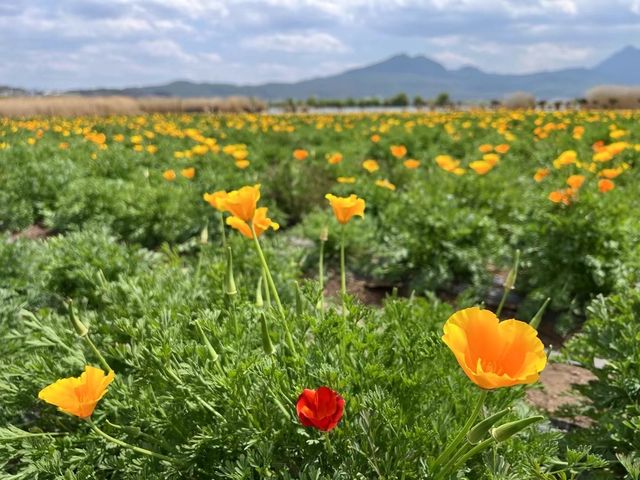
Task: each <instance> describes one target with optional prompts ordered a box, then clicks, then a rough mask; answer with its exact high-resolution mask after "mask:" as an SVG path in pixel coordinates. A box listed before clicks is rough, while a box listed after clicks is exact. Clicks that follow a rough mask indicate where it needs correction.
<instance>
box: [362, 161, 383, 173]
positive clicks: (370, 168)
mask: <svg viewBox="0 0 640 480" xmlns="http://www.w3.org/2000/svg"><path fill="white" fill-rule="evenodd" d="M362 168H364V169H365V170H366V171H367V172H369V173H373V172H375V171H377V170H380V165H378V162H376V161H375V160H365V161H364V162H362Z"/></svg>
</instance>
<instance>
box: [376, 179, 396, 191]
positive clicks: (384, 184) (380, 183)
mask: <svg viewBox="0 0 640 480" xmlns="http://www.w3.org/2000/svg"><path fill="white" fill-rule="evenodd" d="M376 185H377V186H378V187H380V188H386V189H387V190H391V191H393V190H395V189H396V186H395V185H394V184H393V183H391V182H390V181H389V180H387V179H386V178H385V179H384V180H376Z"/></svg>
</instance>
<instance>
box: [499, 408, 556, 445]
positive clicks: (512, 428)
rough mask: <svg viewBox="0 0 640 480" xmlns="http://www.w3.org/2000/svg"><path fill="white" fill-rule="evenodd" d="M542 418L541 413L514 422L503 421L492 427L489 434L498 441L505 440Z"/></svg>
mask: <svg viewBox="0 0 640 480" xmlns="http://www.w3.org/2000/svg"><path fill="white" fill-rule="evenodd" d="M542 420H544V417H543V416H542V415H536V416H534V417H529V418H523V419H522V420H516V421H515V422H509V423H505V424H503V425H500V426H499V427H495V428H492V429H491V436H492V437H493V439H494V440H495V441H496V442H498V443H500V442H504V441H505V440H508V439H509V438H511V437H513V436H514V435H515V434H517V433H520V432H521V431H522V430H524V429H525V428H527V427H528V426H529V425H533V424H534V423H538V422H540V421H542Z"/></svg>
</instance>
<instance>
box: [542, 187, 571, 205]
mask: <svg viewBox="0 0 640 480" xmlns="http://www.w3.org/2000/svg"><path fill="white" fill-rule="evenodd" d="M574 196H575V190H572V189H571V188H567V189H565V190H555V191H553V192H551V193H550V194H549V196H548V198H549V200H551V201H552V202H553V203H564V204H565V205H569V204H570V203H571V200H572V199H573V197H574Z"/></svg>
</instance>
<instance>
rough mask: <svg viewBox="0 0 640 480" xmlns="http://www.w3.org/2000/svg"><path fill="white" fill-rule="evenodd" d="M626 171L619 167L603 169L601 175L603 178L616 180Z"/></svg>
mask: <svg viewBox="0 0 640 480" xmlns="http://www.w3.org/2000/svg"><path fill="white" fill-rule="evenodd" d="M623 171H624V168H622V167H618V168H605V169H603V170H602V171H601V172H600V173H599V175H600V176H601V177H604V178H609V179H614V178H616V177H617V176H618V175H620V174H621V173H622V172H623Z"/></svg>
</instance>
